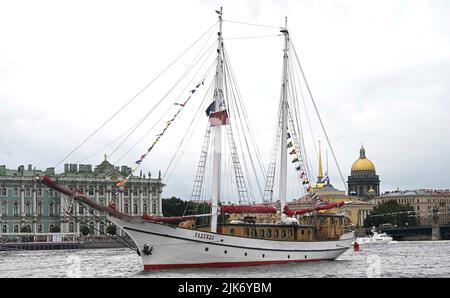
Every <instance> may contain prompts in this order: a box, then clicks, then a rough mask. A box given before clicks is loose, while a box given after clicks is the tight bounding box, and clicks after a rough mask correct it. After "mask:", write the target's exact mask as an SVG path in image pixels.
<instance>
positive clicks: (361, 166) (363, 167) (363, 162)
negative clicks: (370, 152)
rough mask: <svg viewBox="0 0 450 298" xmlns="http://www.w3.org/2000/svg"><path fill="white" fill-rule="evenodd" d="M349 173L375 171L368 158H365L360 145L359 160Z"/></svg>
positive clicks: (363, 150)
mask: <svg viewBox="0 0 450 298" xmlns="http://www.w3.org/2000/svg"><path fill="white" fill-rule="evenodd" d="M351 171H352V172H355V171H356V172H357V171H375V165H374V164H373V162H371V161H370V160H369V159H368V158H366V150H365V149H364V147H363V146H362V145H361V149H360V150H359V159H357V160H356V161H355V162H354V163H353V165H352V170H351Z"/></svg>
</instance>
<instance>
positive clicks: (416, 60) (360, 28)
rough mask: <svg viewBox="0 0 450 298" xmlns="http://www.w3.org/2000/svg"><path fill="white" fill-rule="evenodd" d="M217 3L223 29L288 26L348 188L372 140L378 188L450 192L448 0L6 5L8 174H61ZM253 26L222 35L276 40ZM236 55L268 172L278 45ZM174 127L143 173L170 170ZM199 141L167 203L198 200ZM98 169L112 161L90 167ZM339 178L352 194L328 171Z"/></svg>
mask: <svg viewBox="0 0 450 298" xmlns="http://www.w3.org/2000/svg"><path fill="white" fill-rule="evenodd" d="M220 6H223V8H224V19H226V20H235V21H241V22H248V23H258V24H265V25H271V26H280V25H283V23H284V16H287V17H288V27H289V30H290V34H291V37H292V40H293V41H294V44H295V46H296V49H297V51H298V52H299V54H300V58H301V62H302V65H303V68H304V70H305V72H306V75H307V78H308V82H309V84H310V87H311V89H312V92H313V94H314V97H315V99H316V102H317V104H318V107H319V109H320V112H321V115H322V118H323V119H324V122H325V126H326V128H327V132H328V134H329V136H330V139H331V142H332V144H333V148H334V151H335V153H336V155H337V158H338V161H339V164H340V167H341V168H342V170H343V174H344V176H345V178H346V177H347V176H348V175H349V174H350V167H351V164H352V163H353V161H354V160H355V159H357V158H358V155H359V147H360V145H361V143H363V144H364V146H365V147H366V155H367V157H368V158H369V159H371V160H372V161H373V162H374V163H375V166H376V170H377V174H378V175H379V176H380V179H381V190H382V191H385V190H392V189H395V188H397V186H398V187H399V188H401V189H415V188H450V170H449V169H450V154H449V153H450V129H449V127H450V106H449V104H450V103H449V101H450V3H449V2H448V1H446V0H442V1H410V0H408V1H391V0H390V1H362V0H353V1H351V0H342V1H319V0H314V1H312V0H311V1H307V0H295V1H264V0H263V1H243V0H242V1H206V0H184V1H129V0H127V1H45V0H42V1H21V0H18V1H3V0H0V121H1V122H0V123H1V128H2V129H1V132H0V164H5V165H6V166H7V167H8V168H13V169H15V168H17V166H19V165H20V164H25V165H27V164H30V163H31V164H33V165H35V166H36V167H37V168H41V169H45V168H46V167H52V166H55V165H56V164H57V163H58V162H59V161H60V160H61V159H62V158H63V157H64V156H65V155H66V154H67V153H69V152H70V151H71V150H72V149H73V148H74V147H75V146H77V145H78V144H79V143H80V142H81V141H82V140H83V139H84V138H86V137H87V136H88V135H89V134H90V133H91V132H92V131H93V130H94V129H95V128H97V127H98V126H99V125H100V124H101V123H102V122H103V121H105V120H106V119H107V118H108V117H109V116H110V115H111V114H113V113H114V112H115V111H116V110H117V109H118V108H119V107H120V106H121V105H122V104H124V103H125V102H126V101H127V100H128V99H130V98H131V97H132V96H133V95H135V94H136V93H137V92H138V91H139V90H140V89H141V88H142V87H144V86H145V85H146V84H147V83H148V82H149V81H151V79H152V78H154V77H155V76H156V75H157V74H158V73H159V72H160V71H161V70H162V69H164V67H166V66H167V65H168V64H169V63H170V62H171V61H172V60H173V59H174V58H175V57H176V56H177V55H179V54H180V53H181V52H182V51H183V49H185V48H187V46H188V45H189V44H191V43H192V42H193V41H194V40H195V39H196V38H198V37H199V36H200V34H202V32H204V31H205V30H206V29H207V28H209V27H210V26H211V25H212V24H213V23H214V22H215V21H216V20H217V15H216V14H215V13H214V10H215V9H218V8H219V7H220ZM250 27H251V26H239V25H237V24H234V23H227V22H225V23H224V37H225V38H227V37H241V36H264V35H276V34H278V31H277V29H274V28H266V27H252V28H250ZM226 46H227V49H229V55H230V59H231V62H232V64H233V67H234V70H235V73H236V77H237V79H238V83H239V87H240V90H241V93H242V96H243V98H244V101H245V102H246V106H247V109H248V113H249V115H250V121H251V125H252V127H253V130H254V131H255V135H256V137H257V139H258V142H259V143H260V144H259V146H260V147H261V148H262V149H261V152H262V154H263V160H264V162H265V163H267V162H268V158H269V149H268V148H269V147H270V140H271V133H272V131H273V127H274V121H268V120H267V119H274V115H273V110H274V109H275V110H276V107H277V104H278V103H277V101H278V96H279V88H280V74H281V55H282V52H281V50H282V39H281V37H273V38H261V39H253V40H252V39H242V40H232V39H230V40H229V41H226ZM168 80H169V78H167V81H168ZM163 86H165V85H164V80H163V82H162V83H161V86H160V87H163ZM155 88H156V87H155ZM155 90H156V89H155ZM154 92H155V93H154V94H152V93H151V92H150V91H149V93H148V94H143V96H141V97H142V98H141V97H140V98H139V100H140V102H137V103H136V106H135V107H134V108H132V109H130V111H128V112H127V113H125V114H124V117H123V118H122V119H120V120H117V121H115V122H114V123H113V124H112V125H111V126H110V127H108V128H105V130H104V131H102V132H101V133H100V134H99V136H98V137H97V139H95V140H93V142H91V143H90V144H87V145H86V146H85V147H83V148H81V149H80V151H78V152H77V153H76V154H75V155H74V156H71V158H69V159H68V160H67V161H66V162H71V163H75V162H78V161H80V160H82V158H83V157H85V156H88V155H90V154H92V153H93V152H95V151H96V150H98V149H100V148H101V147H102V146H103V145H104V144H106V143H107V142H108V141H110V140H112V139H114V138H115V137H116V136H117V135H118V134H121V133H122V132H123V130H124V129H126V128H128V127H129V126H130V125H131V124H132V123H134V122H135V121H137V120H138V119H139V117H141V115H142V113H141V110H140V108H139V107H142V110H145V109H146V108H148V107H150V105H151V104H153V101H156V99H157V98H158V96H159V93H157V91H154ZM144 107H145V109H144ZM202 116H204V115H202ZM155 117H156V116H155ZM173 130H174V131H175V132H170V131H169V132H168V135H167V138H168V139H169V140H170V139H172V143H171V142H170V141H169V142H168V143H163V144H161V145H160V147H159V148H158V149H159V150H156V151H155V153H154V155H155V156H154V157H153V158H150V159H149V160H148V161H146V163H144V165H143V169H144V171H145V172H147V171H151V172H152V174H153V173H155V174H156V173H157V171H158V170H159V169H162V170H163V171H164V169H165V168H166V167H167V165H168V162H169V159H170V158H171V155H170V154H166V152H167V151H168V150H166V149H167V148H171V146H173V145H174V144H175V143H176V142H175V139H177V137H176V131H177V127H176V126H174V127H173ZM199 131H200V133H199V137H198V140H197V139H194V140H196V141H194V144H192V143H190V144H189V148H191V147H192V148H194V147H196V148H197V149H196V150H194V149H192V150H191V152H190V153H189V152H188V158H185V159H183V160H188V161H189V162H190V163H189V164H190V165H188V163H187V162H186V163H184V162H183V161H182V162H180V166H179V168H177V169H175V171H174V173H173V174H172V175H170V179H169V180H168V181H166V183H167V184H168V185H167V187H166V189H165V190H164V194H165V196H169V195H177V196H183V197H189V194H190V191H191V189H192V181H193V175H194V174H195V167H196V161H194V162H192V160H197V159H198V152H199V150H200V147H201V136H202V134H203V128H202V127H200V128H199ZM141 136H142V135H139V136H136V139H131V140H129V144H128V145H129V146H131V145H132V144H133V143H134V141H135V140H137V139H139V137H141ZM150 136H152V135H150ZM152 141H153V138H152V137H149V138H147V139H146V140H145V141H144V142H142V143H141V144H140V145H139V146H138V147H137V148H136V149H135V150H134V151H132V152H131V153H130V154H129V157H126V158H125V159H123V162H121V164H122V163H123V164H127V165H130V166H131V165H132V164H133V162H134V160H136V157H139V156H140V154H142V153H144V152H145V149H146V148H147V147H148V146H149V145H150V144H151V142H152ZM106 151H107V150H106ZM102 160H103V152H102V153H98V154H97V155H96V156H94V157H93V158H90V159H88V160H87V161H85V162H86V163H93V164H98V163H100V162H101V161H102ZM112 160H113V161H114V159H112ZM61 169H62V167H59V168H58V170H61ZM330 176H331V179H332V182H333V183H334V184H335V186H336V187H338V188H340V189H344V186H343V184H342V182H341V180H340V179H339V175H338V173H337V170H336V169H335V168H334V167H333V166H332V165H331V161H330Z"/></svg>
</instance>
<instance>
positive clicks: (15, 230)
mask: <svg viewBox="0 0 450 298" xmlns="http://www.w3.org/2000/svg"><path fill="white" fill-rule="evenodd" d="M14 233H19V225H14Z"/></svg>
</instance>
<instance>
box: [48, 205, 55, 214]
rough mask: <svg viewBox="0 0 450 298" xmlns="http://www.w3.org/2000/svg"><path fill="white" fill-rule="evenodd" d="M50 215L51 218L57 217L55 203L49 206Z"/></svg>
mask: <svg viewBox="0 0 450 298" xmlns="http://www.w3.org/2000/svg"><path fill="white" fill-rule="evenodd" d="M48 213H49V216H54V215H55V208H54V205H53V203H50V205H48Z"/></svg>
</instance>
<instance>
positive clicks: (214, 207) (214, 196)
mask: <svg viewBox="0 0 450 298" xmlns="http://www.w3.org/2000/svg"><path fill="white" fill-rule="evenodd" d="M216 12H217V14H218V15H219V32H218V45H217V66H216V76H215V81H214V110H215V111H220V110H221V108H222V107H223V106H224V105H223V101H224V100H223V79H224V78H223V38H222V7H221V8H220V11H218V10H216ZM212 133H213V134H212V135H213V142H214V152H213V165H212V185H211V187H212V189H211V213H212V214H211V232H213V233H216V232H217V217H218V204H219V202H220V187H221V185H220V178H221V177H220V176H221V162H222V126H221V125H217V126H213V127H212Z"/></svg>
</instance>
